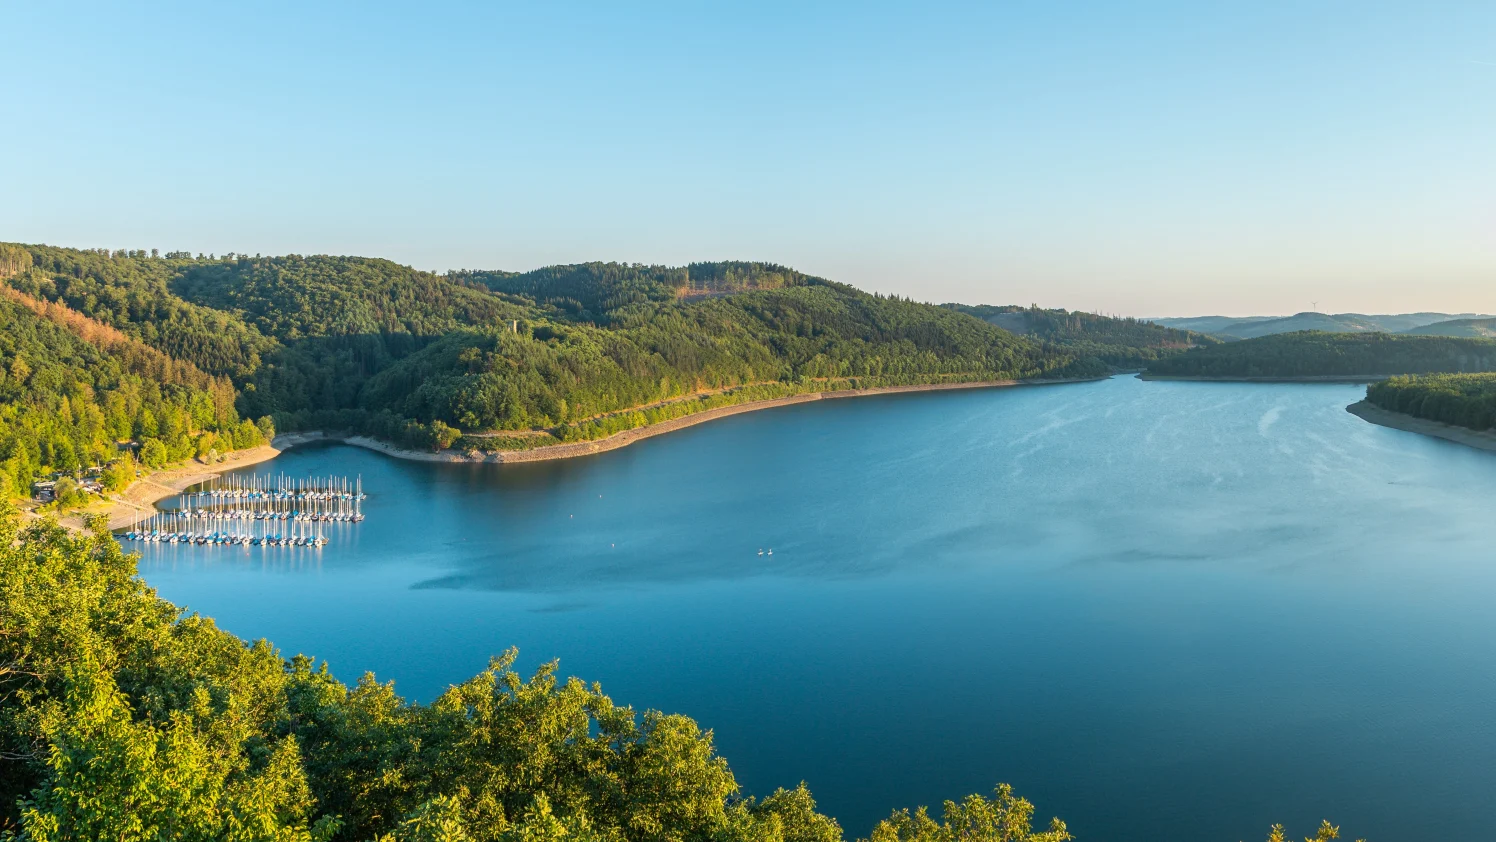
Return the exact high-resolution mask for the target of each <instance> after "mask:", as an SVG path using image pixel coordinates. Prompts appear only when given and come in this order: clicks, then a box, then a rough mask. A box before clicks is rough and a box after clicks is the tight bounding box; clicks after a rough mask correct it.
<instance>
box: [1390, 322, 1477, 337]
mask: <svg viewBox="0 0 1496 842" xmlns="http://www.w3.org/2000/svg"><path fill="white" fill-rule="evenodd" d="M1403 333H1408V334H1413V335H1415V336H1476V337H1487V338H1496V319H1492V318H1480V319H1452V320H1450V321H1447V322H1434V323H1433V324H1431V325H1422V326H1420V327H1415V328H1413V329H1412V330H1405V331H1403Z"/></svg>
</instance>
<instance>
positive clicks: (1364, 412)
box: [1345, 401, 1496, 453]
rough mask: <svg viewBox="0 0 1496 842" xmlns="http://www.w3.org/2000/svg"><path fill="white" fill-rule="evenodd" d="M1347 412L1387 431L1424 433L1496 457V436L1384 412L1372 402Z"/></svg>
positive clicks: (1353, 407)
mask: <svg viewBox="0 0 1496 842" xmlns="http://www.w3.org/2000/svg"><path fill="white" fill-rule="evenodd" d="M1345 411H1346V412H1349V413H1350V414H1352V415H1354V416H1356V417H1357V418H1360V419H1361V420H1363V421H1369V422H1371V423H1373V424H1378V425H1381V426H1383V427H1391V428H1392V429H1394V430H1404V431H1406V432H1409V433H1421V434H1423V435H1425V436H1433V437H1435V438H1440V439H1444V440H1446V441H1452V442H1455V443H1456V444H1463V445H1466V446H1468V447H1475V448H1479V449H1481V450H1489V451H1491V452H1493V453H1496V433H1491V432H1486V433H1482V432H1477V431H1475V430H1472V429H1470V428H1468V427H1456V426H1454V425H1452V424H1445V423H1443V422H1441V421H1430V420H1428V419H1426V418H1415V417H1413V416H1411V415H1405V414H1403V413H1401V412H1393V411H1391V410H1387V409H1382V408H1381V407H1379V406H1377V405H1376V404H1374V403H1371V402H1370V401H1357V402H1356V403H1353V404H1351V405H1350V406H1348V407H1346V408H1345Z"/></svg>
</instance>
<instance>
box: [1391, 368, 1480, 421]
mask: <svg viewBox="0 0 1496 842" xmlns="http://www.w3.org/2000/svg"><path fill="white" fill-rule="evenodd" d="M1366 400H1368V401H1370V402H1371V403H1373V404H1375V405H1377V406H1379V407H1381V408H1383V409H1386V410H1391V411H1392V412H1401V413H1403V414H1404V415H1411V416H1413V417H1415V418H1424V419H1427V420H1429V421H1439V422H1442V423H1445V424H1453V425H1455V426H1457V427H1468V428H1470V429H1472V430H1477V431H1481V432H1484V431H1486V430H1490V429H1491V428H1493V427H1496V374H1436V375H1426V376H1422V377H1394V378H1392V379H1390V380H1384V381H1382V382H1380V383H1373V384H1371V385H1370V386H1369V387H1367V389H1366Z"/></svg>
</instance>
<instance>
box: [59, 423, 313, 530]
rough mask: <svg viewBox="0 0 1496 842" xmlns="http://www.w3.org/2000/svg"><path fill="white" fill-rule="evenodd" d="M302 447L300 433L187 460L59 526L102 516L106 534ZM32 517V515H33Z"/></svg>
mask: <svg viewBox="0 0 1496 842" xmlns="http://www.w3.org/2000/svg"><path fill="white" fill-rule="evenodd" d="M304 443H305V435H304V434H302V433H289V434H286V435H283V436H276V437H275V438H274V439H273V440H272V441H271V442H270V444H262V445H260V446H258V447H251V448H248V449H246V450H236V451H233V452H232V453H231V454H230V455H229V456H227V457H225V458H224V459H223V460H222V461H219V462H215V463H213V464H211V465H208V464H204V463H202V462H198V461H196V460H188V461H187V462H186V463H184V464H181V465H177V466H176V467H171V468H165V469H163V470H160V471H154V472H152V473H149V474H146V475H145V476H143V477H140V478H138V479H136V480H135V481H134V482H132V483H130V487H129V488H126V489H125V490H124V491H122V492H121V493H119V494H117V495H115V496H114V497H111V498H108V499H107V500H106V501H105V502H106V505H103V506H97V507H92V508H88V509H84V510H82V511H74V512H68V513H67V514H64V515H62V516H61V517H59V518H58V519H57V522H58V523H61V524H62V525H63V526H66V527H68V528H69V529H77V530H82V529H84V528H85V523H84V519H85V518H86V517H89V516H92V515H104V516H106V517H108V519H109V530H110V531H111V532H112V531H114V530H116V529H122V528H124V527H126V526H129V525H130V524H131V523H134V522H136V521H138V520H144V519H145V518H148V517H151V516H153V515H155V514H156V513H157V511H158V510H157V509H156V503H157V502H158V501H161V500H164V499H166V498H167V497H171V496H173V495H176V494H181V493H182V492H183V491H185V490H186V489H188V488H191V487H192V486H194V485H197V484H198V483H200V482H207V481H208V480H210V479H213V478H215V477H219V476H222V475H223V474H224V473H225V472H227V471H233V470H237V469H239V468H247V467H249V466H250V465H258V464H259V463H261V462H267V461H269V460H271V459H274V458H275V457H277V456H279V455H281V453H282V452H284V451H285V450H287V449H289V448H292V447H295V446H296V445H298V444H304ZM33 516H34V515H33Z"/></svg>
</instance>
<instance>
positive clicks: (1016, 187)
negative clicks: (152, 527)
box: [0, 0, 1496, 315]
mask: <svg viewBox="0 0 1496 842" xmlns="http://www.w3.org/2000/svg"><path fill="white" fill-rule="evenodd" d="M0 33H3V34H0V42H3V44H4V47H3V49H0V90H3V91H4V92H5V96H4V100H3V101H4V103H5V114H6V117H5V120H4V127H3V129H0V166H3V172H0V239H3V240H21V241H28V242H48V243H55V244H60V245H70V246H109V247H114V248H153V247H154V248H162V249H188V250H191V251H194V252H196V251H203V252H210V251H211V252H219V253H222V252H225V251H237V252H248V253H257V252H263V253H267V254H269V253H284V252H302V253H323V252H330V253H349V254H364V255H375V256H383V257H389V258H392V259H394V260H397V261H401V262H404V263H411V264H414V265H416V266H418V267H421V268H427V269H447V268H464V267H465V268H508V269H526V268H533V267H535V266H540V265H544V264H548V263H558V262H573V261H583V260H625V261H640V262H651V263H655V262H659V263H682V262H686V261H690V260H703V259H721V258H741V259H756V260H770V261H777V262H781V263H786V264H790V265H793V266H795V267H797V268H800V269H802V270H805V271H809V272H813V273H817V274H822V275H826V276H829V277H833V278H836V279H838V280H843V281H847V282H850V283H853V284H856V285H858V286H860V287H863V288H865V289H873V290H881V291H885V292H897V293H900V294H904V295H910V296H913V297H915V298H918V299H925V300H937V301H944V300H952V299H956V300H963V301H968V302H986V303H1024V304H1026V303H1030V302H1038V303H1040V304H1043V305H1046V306H1064V307H1070V308H1077V309H1098V310H1103V311H1106V312H1122V313H1129V314H1138V315H1181V314H1200V313H1207V312H1210V313H1228V314H1246V313H1277V312H1294V311H1298V310H1304V309H1308V308H1309V306H1310V302H1311V301H1313V300H1318V301H1319V302H1320V309H1323V310H1330V311H1337V312H1338V311H1350V310H1359V311H1363V312H1365V311H1372V312H1384V311H1405V310H1415V309H1438V310H1445V311H1457V310H1479V311H1487V312H1496V3H1493V2H1490V0H1485V2H1471V3H1411V2H1399V3H1380V2H1349V0H1347V1H1346V2H1308V0H1306V1H1305V2H1252V3H1244V2H1234V3H1214V2H1198V0H1195V2H1127V3H1123V2H1117V3H1083V2H1072V3H1061V2H1018V3H995V2H994V3H973V4H934V3H917V4H916V3H910V4H871V3H825V4H811V3H799V2H797V3H783V4H780V3H771V2H753V3H742V4H737V5H736V6H732V7H729V6H728V5H727V4H716V3H705V2H701V3H680V4H643V3H627V4H625V3H599V4H562V3H540V2H530V3H522V4H514V5H503V4H498V3H478V2H475V3H445V4H444V3H432V2H427V3H420V4H415V3H400V4H395V3H390V4H381V3H348V4H343V5H334V4H320V3H316V4H314V3H287V4H283V5H276V4H270V3H264V4H261V3H254V4H248V3H246V4H224V3H193V4H187V3H183V4H179V5H170V4H164V3H161V4H151V5H149V6H146V5H143V4H142V5H139V6H136V5H134V4H125V3H98V4H89V3H67V4H65V3H9V4H6V5H5V7H4V24H3V26H0Z"/></svg>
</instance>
